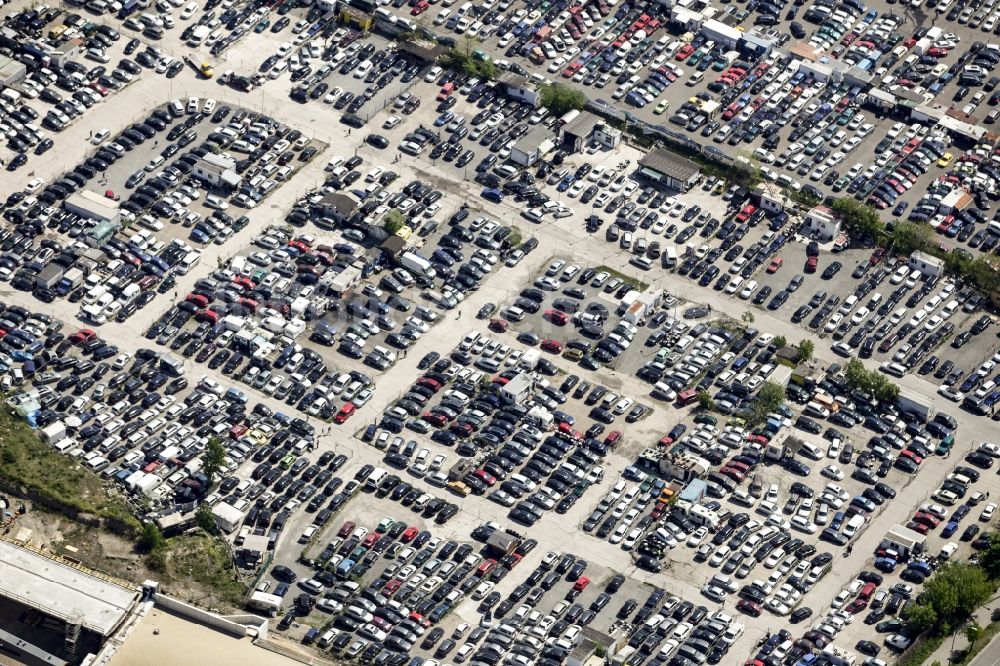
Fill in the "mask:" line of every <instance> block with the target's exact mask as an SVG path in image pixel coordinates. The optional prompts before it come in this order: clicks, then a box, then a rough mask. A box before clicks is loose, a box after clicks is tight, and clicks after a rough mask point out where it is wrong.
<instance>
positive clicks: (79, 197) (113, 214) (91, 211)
mask: <svg viewBox="0 0 1000 666" xmlns="http://www.w3.org/2000/svg"><path fill="white" fill-rule="evenodd" d="M63 208H65V209H66V210H67V211H69V212H70V213H73V214H75V215H79V216H80V217H85V218H87V219H88V220H97V221H98V222H112V223H114V224H118V223H119V222H120V215H121V212H120V211H119V210H118V202H117V201H115V200H114V199H110V198H108V197H104V196H101V195H100V194H98V193H97V192H93V191H91V190H80V191H79V192H74V193H73V194H71V195H70V196H69V197H67V199H66V200H65V201H64V202H63Z"/></svg>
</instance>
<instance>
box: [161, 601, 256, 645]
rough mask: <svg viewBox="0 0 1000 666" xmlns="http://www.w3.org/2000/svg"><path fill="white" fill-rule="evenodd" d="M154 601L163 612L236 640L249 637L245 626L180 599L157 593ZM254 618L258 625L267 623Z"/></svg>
mask: <svg viewBox="0 0 1000 666" xmlns="http://www.w3.org/2000/svg"><path fill="white" fill-rule="evenodd" d="M153 601H154V602H155V603H156V605H157V606H159V607H160V608H162V609H163V610H166V611H170V612H171V613H175V614H177V615H180V616H181V617H184V618H187V619H188V620H191V621H193V622H198V623H200V624H204V625H205V626H208V627H211V628H212V629H215V630H216V631H221V632H222V633H224V634H228V635H230V636H232V637H234V638H243V637H244V636H246V635H247V627H245V626H244V625H242V624H238V623H236V622H232V621H230V620H227V619H225V618H223V617H222V616H219V615H216V614H214V613H210V612H208V611H206V610H202V609H200V608H197V607H195V606H192V605H191V604H186V603H184V602H183V601H180V600H179V599H174V598H172V597H168V596H166V595H164V594H159V593H156V594H154V595H153ZM239 617H242V616H239ZM253 617H254V618H255V619H256V620H257V621H258V623H259V622H265V620H264V619H263V618H260V617H257V616H253Z"/></svg>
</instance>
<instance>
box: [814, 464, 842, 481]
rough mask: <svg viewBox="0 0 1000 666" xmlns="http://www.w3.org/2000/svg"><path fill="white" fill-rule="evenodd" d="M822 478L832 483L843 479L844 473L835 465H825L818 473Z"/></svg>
mask: <svg viewBox="0 0 1000 666" xmlns="http://www.w3.org/2000/svg"><path fill="white" fill-rule="evenodd" d="M820 474H822V475H823V476H825V477H826V478H828V479H833V480H834V481H841V480H843V478H844V471H843V470H842V469H840V468H839V467H837V466H836V465H827V466H826V467H824V468H823V470H822V471H821V472H820Z"/></svg>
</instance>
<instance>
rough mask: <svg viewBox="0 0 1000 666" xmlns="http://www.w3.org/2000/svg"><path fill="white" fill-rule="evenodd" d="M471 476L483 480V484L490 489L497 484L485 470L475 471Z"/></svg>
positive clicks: (495, 479)
mask: <svg viewBox="0 0 1000 666" xmlns="http://www.w3.org/2000/svg"><path fill="white" fill-rule="evenodd" d="M473 475H475V476H477V477H479V478H480V479H482V480H483V483H485V484H486V485H488V486H490V487H491V488H492V487H493V486H495V485H496V484H497V478H496V477H495V476H493V475H492V474H490V473H489V472H487V471H486V470H485V469H477V470H476V471H474V472H473Z"/></svg>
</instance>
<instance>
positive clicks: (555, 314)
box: [545, 309, 569, 326]
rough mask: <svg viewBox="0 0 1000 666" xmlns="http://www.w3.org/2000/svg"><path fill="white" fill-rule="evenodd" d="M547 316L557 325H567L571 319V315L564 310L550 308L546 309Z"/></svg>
mask: <svg viewBox="0 0 1000 666" xmlns="http://www.w3.org/2000/svg"><path fill="white" fill-rule="evenodd" d="M545 318H546V319H548V320H549V321H551V322H552V323H553V324H555V325H557V326H565V325H566V322H568V321H569V315H567V314H566V313H565V312H563V311H562V310H553V309H549V310H546V311H545Z"/></svg>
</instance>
